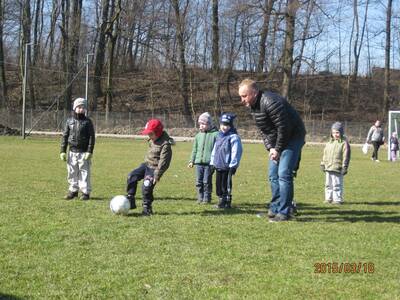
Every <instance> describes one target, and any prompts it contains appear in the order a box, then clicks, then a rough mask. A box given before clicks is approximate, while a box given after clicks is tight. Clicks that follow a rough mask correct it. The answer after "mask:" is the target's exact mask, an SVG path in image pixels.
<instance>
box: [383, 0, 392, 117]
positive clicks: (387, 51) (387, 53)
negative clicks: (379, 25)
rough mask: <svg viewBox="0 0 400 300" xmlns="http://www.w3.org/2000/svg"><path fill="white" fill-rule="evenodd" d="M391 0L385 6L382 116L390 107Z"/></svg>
mask: <svg viewBox="0 0 400 300" xmlns="http://www.w3.org/2000/svg"><path fill="white" fill-rule="evenodd" d="M391 19H392V0H388V2H387V8H386V45H385V84H384V90H383V112H382V113H383V114H382V115H383V116H386V115H387V113H388V110H389V108H390V99H389V92H390V41H391V37H390V35H391Z"/></svg>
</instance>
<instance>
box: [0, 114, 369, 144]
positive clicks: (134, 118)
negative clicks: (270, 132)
mask: <svg viewBox="0 0 400 300" xmlns="http://www.w3.org/2000/svg"><path fill="white" fill-rule="evenodd" d="M25 115H26V121H25V122H26V132H27V133H29V132H30V131H31V130H32V131H51V132H54V131H55V132H61V131H62V130H63V128H64V124H65V121H66V119H67V117H68V116H69V115H70V112H67V111H64V110H59V111H44V110H28V111H27V112H26V114H25ZM89 117H90V118H91V119H92V121H93V123H94V126H95V129H96V132H97V133H109V134H125V135H134V134H140V132H141V131H142V130H143V126H144V124H145V123H146V122H147V120H149V119H150V118H159V119H160V120H161V121H162V122H163V124H164V126H165V128H166V129H167V130H168V132H169V133H170V134H171V135H173V136H183V137H193V136H194V135H195V134H196V133H197V129H196V128H194V127H193V126H190V125H188V123H187V118H185V116H184V115H183V114H180V113H168V112H164V113H161V114H154V113H151V112H141V113H134V112H110V113H108V115H106V113H104V112H98V111H94V112H90V114H89ZM196 117H198V116H196ZM0 118H1V121H0V124H1V125H3V126H7V127H10V128H13V129H21V124H22V112H20V111H11V110H7V109H2V110H0ZM214 120H215V121H217V118H216V117H215V118H214ZM235 122H236V127H237V129H238V132H239V134H240V135H241V137H242V138H243V139H260V135H259V133H258V131H257V128H256V126H255V124H254V121H253V120H252V117H251V115H250V114H243V115H242V116H240V117H238V118H237V120H236V121H235ZM304 123H305V126H306V130H307V141H308V142H324V141H326V140H327V139H328V137H329V135H330V128H331V125H332V123H333V121H325V120H306V121H305V122H304ZM343 124H344V127H345V134H346V136H347V137H348V138H349V140H350V142H351V143H364V142H365V138H366V136H367V132H368V130H369V128H370V127H371V125H372V124H371V123H369V122H346V121H344V122H343Z"/></svg>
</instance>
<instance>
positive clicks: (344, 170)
mask: <svg viewBox="0 0 400 300" xmlns="http://www.w3.org/2000/svg"><path fill="white" fill-rule="evenodd" d="M340 173H341V174H342V175H343V176H344V175H346V174H347V168H343V169H342V171H341V172H340Z"/></svg>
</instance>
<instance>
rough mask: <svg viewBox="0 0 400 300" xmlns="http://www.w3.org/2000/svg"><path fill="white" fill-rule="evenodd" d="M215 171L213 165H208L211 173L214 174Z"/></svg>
mask: <svg viewBox="0 0 400 300" xmlns="http://www.w3.org/2000/svg"><path fill="white" fill-rule="evenodd" d="M214 172H215V167H214V166H213V165H210V173H211V175H212V174H214Z"/></svg>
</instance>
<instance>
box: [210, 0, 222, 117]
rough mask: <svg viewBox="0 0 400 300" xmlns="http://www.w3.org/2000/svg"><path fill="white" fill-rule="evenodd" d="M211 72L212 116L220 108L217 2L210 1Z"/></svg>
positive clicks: (215, 0)
mask: <svg viewBox="0 0 400 300" xmlns="http://www.w3.org/2000/svg"><path fill="white" fill-rule="evenodd" d="M212 72H213V77H214V78H213V79H214V80H213V81H214V97H215V98H214V114H215V115H217V116H218V115H220V113H221V110H222V106H221V99H220V78H219V27H218V0H212Z"/></svg>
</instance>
